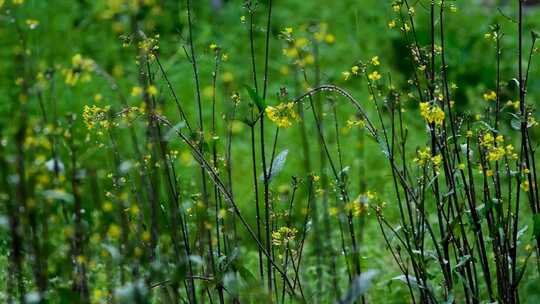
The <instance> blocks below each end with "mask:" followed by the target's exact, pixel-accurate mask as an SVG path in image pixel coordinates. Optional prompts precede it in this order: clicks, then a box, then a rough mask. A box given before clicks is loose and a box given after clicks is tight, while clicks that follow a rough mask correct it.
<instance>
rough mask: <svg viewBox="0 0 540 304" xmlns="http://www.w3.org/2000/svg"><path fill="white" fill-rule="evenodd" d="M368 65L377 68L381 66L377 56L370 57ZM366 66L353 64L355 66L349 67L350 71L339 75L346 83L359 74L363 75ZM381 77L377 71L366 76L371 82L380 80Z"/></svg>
mask: <svg viewBox="0 0 540 304" xmlns="http://www.w3.org/2000/svg"><path fill="white" fill-rule="evenodd" d="M368 64H370V65H372V66H374V67H377V66H379V65H381V62H380V61H379V56H373V57H371V59H370V60H369V62H368ZM368 64H355V65H353V66H352V67H351V69H350V70H348V71H344V72H342V73H341V75H342V76H343V80H345V81H347V80H349V79H350V78H351V77H352V76H357V75H359V74H362V73H365V72H366V68H367V67H368ZM381 77H382V75H381V73H379V71H377V70H374V71H373V72H371V73H369V74H368V78H369V80H371V81H377V80H380V79H381Z"/></svg>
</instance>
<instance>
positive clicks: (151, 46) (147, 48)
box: [138, 34, 159, 60]
mask: <svg viewBox="0 0 540 304" xmlns="http://www.w3.org/2000/svg"><path fill="white" fill-rule="evenodd" d="M138 46H139V49H140V50H141V51H142V52H143V53H145V54H146V55H147V56H148V59H149V60H153V59H155V53H156V52H157V51H158V50H159V34H156V35H155V36H154V37H149V38H146V39H144V40H143V41H141V42H139V45H138Z"/></svg>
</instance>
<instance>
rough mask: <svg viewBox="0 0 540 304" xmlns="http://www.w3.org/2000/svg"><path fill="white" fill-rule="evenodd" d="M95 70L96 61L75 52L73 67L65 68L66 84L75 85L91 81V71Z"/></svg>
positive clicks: (72, 60) (72, 61) (72, 59)
mask: <svg viewBox="0 0 540 304" xmlns="http://www.w3.org/2000/svg"><path fill="white" fill-rule="evenodd" d="M93 70H94V61H93V60H92V59H88V58H84V57H82V55H81V54H75V55H74V56H73V57H72V58H71V67H70V68H68V69H64V70H63V71H62V73H63V74H64V77H65V82H66V84H68V85H70V86H75V85H76V84H77V83H78V82H79V81H80V82H89V81H90V80H91V79H92V74H91V72H92V71H93Z"/></svg>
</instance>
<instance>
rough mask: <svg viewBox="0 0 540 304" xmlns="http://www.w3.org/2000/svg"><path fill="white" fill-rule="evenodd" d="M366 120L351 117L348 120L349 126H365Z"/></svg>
mask: <svg viewBox="0 0 540 304" xmlns="http://www.w3.org/2000/svg"><path fill="white" fill-rule="evenodd" d="M365 125H366V122H365V121H364V120H363V119H349V120H347V128H349V129H352V128H353V127H360V128H363V127H365Z"/></svg>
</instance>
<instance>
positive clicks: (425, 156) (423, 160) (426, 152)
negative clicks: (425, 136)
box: [413, 147, 442, 167]
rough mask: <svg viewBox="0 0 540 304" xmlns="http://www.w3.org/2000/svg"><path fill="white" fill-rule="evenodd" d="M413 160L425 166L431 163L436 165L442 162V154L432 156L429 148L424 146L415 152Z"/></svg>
mask: <svg viewBox="0 0 540 304" xmlns="http://www.w3.org/2000/svg"><path fill="white" fill-rule="evenodd" d="M413 161H414V163H416V164H417V165H418V166H425V165H427V164H429V163H432V164H433V166H434V167H438V166H440V164H441V162H442V156H441V155H440V154H437V155H434V156H432V155H431V148H429V147H426V148H424V149H420V150H418V151H417V152H416V157H415V158H414V159H413Z"/></svg>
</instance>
